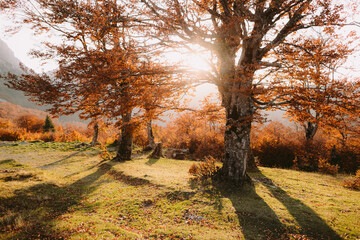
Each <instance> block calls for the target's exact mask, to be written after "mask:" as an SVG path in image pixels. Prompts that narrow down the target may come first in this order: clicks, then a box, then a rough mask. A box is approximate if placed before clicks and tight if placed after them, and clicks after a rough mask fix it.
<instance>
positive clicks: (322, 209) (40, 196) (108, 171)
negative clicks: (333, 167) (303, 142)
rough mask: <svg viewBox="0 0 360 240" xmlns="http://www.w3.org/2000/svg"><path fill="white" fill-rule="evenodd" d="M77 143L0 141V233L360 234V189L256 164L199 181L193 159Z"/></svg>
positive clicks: (42, 235) (31, 236)
mask: <svg viewBox="0 0 360 240" xmlns="http://www.w3.org/2000/svg"><path fill="white" fill-rule="evenodd" d="M76 144H77V143H41V142H38V143H29V144H21V143H14V144H0V239H227V240H230V239H359V237H360V192H358V191H352V190H348V189H345V188H343V187H341V185H340V183H341V182H342V181H343V180H344V179H345V178H347V177H349V176H346V175H337V176H328V175H323V174H317V173H305V172H298V171H293V170H284V169H270V168H260V170H259V171H257V172H253V173H251V177H252V179H253V184H249V185H246V186H243V187H242V188H234V187H224V186H217V185H215V186H210V185H208V186H200V185H197V184H195V183H194V182H193V181H191V178H190V175H189V174H188V169H189V167H190V166H191V165H192V164H193V163H194V162H191V161H178V160H171V159H164V158H162V159H160V160H155V159H147V158H146V156H141V155H138V156H137V157H135V158H134V159H133V160H132V161H128V162H125V163H118V162H112V161H103V160H102V159H101V158H100V157H99V150H98V149H96V148H90V149H80V148H76Z"/></svg>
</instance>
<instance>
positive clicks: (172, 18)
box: [141, 0, 347, 183]
mask: <svg viewBox="0 0 360 240" xmlns="http://www.w3.org/2000/svg"><path fill="white" fill-rule="evenodd" d="M141 1H142V2H143V3H144V4H145V6H146V8H145V10H144V11H146V12H147V13H148V14H149V15H150V16H152V22H151V23H152V24H154V25H155V26H154V28H155V29H156V30H157V31H158V32H157V33H158V34H159V35H158V38H159V39H160V41H161V42H163V43H167V44H168V45H169V44H172V45H175V46H176V47H178V46H187V47H189V48H191V46H192V45H197V46H200V47H202V48H203V49H205V50H207V51H208V52H209V53H210V54H211V55H212V56H214V57H215V59H216V63H215V64H214V65H213V70H214V72H213V75H212V77H211V78H210V81H211V82H212V83H214V84H215V85H216V86H217V87H218V89H219V92H220V94H221V97H222V105H223V107H224V108H225V110H226V130H225V160H224V164H223V167H222V170H221V173H222V176H223V178H224V179H227V180H230V181H232V182H235V183H240V182H243V181H245V180H246V179H247V175H246V169H247V162H248V161H249V159H250V157H251V153H250V131H251V122H252V120H253V118H254V114H255V113H256V110H258V109H261V108H268V107H271V106H276V105H279V104H282V103H286V102H288V99H287V98H285V96H283V95H282V94H280V95H277V96H273V97H272V98H270V99H267V101H262V98H261V97H259V95H260V94H261V95H264V94H265V95H266V93H267V92H268V91H271V90H272V86H271V85H270V84H268V83H269V81H267V79H268V76H269V75H270V74H269V73H272V72H274V71H276V70H278V69H279V68H281V66H282V63H281V62H279V61H277V60H276V59H274V58H273V57H272V54H274V53H275V51H276V50H277V49H278V48H280V47H281V46H283V45H286V44H296V45H298V46H299V47H304V48H306V46H302V43H301V42H298V40H300V38H295V37H294V36H301V37H302V38H307V37H308V36H309V34H308V32H310V31H312V28H316V27H321V28H322V31H325V32H331V31H334V30H335V29H336V28H339V27H341V26H342V25H343V24H344V23H345V22H346V21H345V17H346V15H347V13H345V11H344V5H343V4H342V3H339V2H338V1H330V0H295V1H294V0H212V1H205V0H191V1H180V0H169V1H156V0H141ZM319 31H320V29H319ZM210 54H209V55H210Z"/></svg>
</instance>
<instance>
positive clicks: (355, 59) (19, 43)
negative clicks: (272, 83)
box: [0, 14, 360, 76]
mask: <svg viewBox="0 0 360 240" xmlns="http://www.w3.org/2000/svg"><path fill="white" fill-rule="evenodd" d="M352 20H357V21H360V16H356V18H355V19H352ZM10 25H11V21H9V20H8V18H7V17H6V16H4V14H0V38H1V39H2V40H3V41H4V42H6V43H7V45H8V46H9V48H10V49H12V51H13V52H14V54H15V56H16V57H17V58H18V59H19V60H20V61H21V62H22V63H23V64H25V65H26V66H28V67H29V68H32V69H33V70H35V71H36V72H42V71H48V70H49V69H51V68H52V67H54V65H52V64H51V61H49V62H48V63H49V64H48V65H41V63H40V61H39V60H38V59H34V58H32V57H31V56H29V55H28V53H29V52H30V50H31V49H33V48H41V41H42V40H41V38H40V37H39V36H33V34H32V31H31V30H30V29H29V28H27V27H26V26H24V27H22V28H21V30H20V31H19V32H18V33H16V34H10V33H7V32H5V29H6V26H10ZM349 30H354V31H357V32H358V33H359V34H358V35H360V28H359V27H357V28H356V27H347V28H346V32H348V31H349ZM169 57H170V58H173V59H175V60H179V59H180V58H184V56H183V55H181V54H171V55H169ZM185 58H186V60H185V61H186V62H187V65H190V66H192V67H194V68H196V69H201V68H206V63H205V62H204V61H203V60H202V59H201V57H199V56H196V55H193V56H190V57H185ZM359 63H360V51H359V52H357V53H356V54H355V55H354V56H351V57H350V58H349V60H348V62H347V64H346V67H348V68H352V70H348V69H345V68H343V69H341V70H340V71H341V72H342V73H343V74H346V75H350V76H360V64H359Z"/></svg>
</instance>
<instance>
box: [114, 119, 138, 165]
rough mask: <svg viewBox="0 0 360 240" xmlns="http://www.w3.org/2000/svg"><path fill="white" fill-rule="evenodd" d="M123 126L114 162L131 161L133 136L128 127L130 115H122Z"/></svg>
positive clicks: (129, 126)
mask: <svg viewBox="0 0 360 240" xmlns="http://www.w3.org/2000/svg"><path fill="white" fill-rule="evenodd" d="M122 118H123V125H122V127H121V136H120V139H119V147H118V150H117V153H116V157H115V159H114V160H117V161H127V160H131V152H132V143H133V134H132V129H131V125H130V121H131V113H128V114H124V115H123V116H122Z"/></svg>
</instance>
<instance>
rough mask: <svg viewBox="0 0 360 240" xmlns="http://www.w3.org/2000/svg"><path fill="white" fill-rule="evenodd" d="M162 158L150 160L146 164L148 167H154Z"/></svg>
mask: <svg viewBox="0 0 360 240" xmlns="http://www.w3.org/2000/svg"><path fill="white" fill-rule="evenodd" d="M159 160H160V158H149V160H148V161H147V162H146V163H145V164H146V165H150V166H151V165H154V164H155V163H157V161H159Z"/></svg>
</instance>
